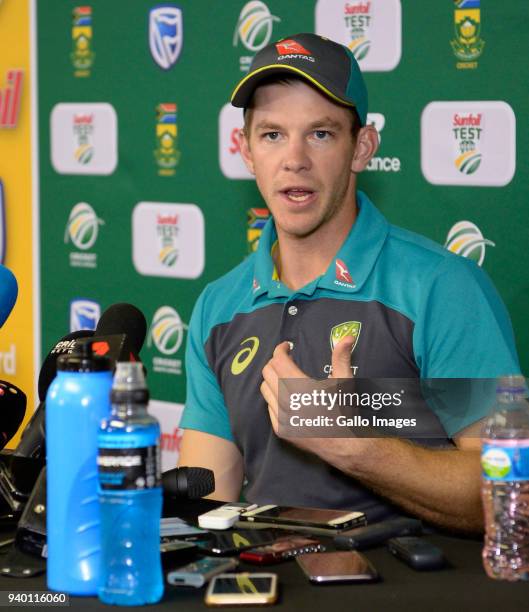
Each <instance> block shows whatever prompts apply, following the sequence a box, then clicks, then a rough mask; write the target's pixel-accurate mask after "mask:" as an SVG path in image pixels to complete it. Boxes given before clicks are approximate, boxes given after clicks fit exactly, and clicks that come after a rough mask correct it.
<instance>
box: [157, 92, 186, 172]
mask: <svg viewBox="0 0 529 612" xmlns="http://www.w3.org/2000/svg"><path fill="white" fill-rule="evenodd" d="M177 111H178V107H177V105H176V104H174V103H165V104H158V106H157V107H156V149H155V151H154V158H155V160H156V164H157V165H158V175H159V176H173V175H174V174H175V168H176V166H177V165H178V162H179V161H180V155H181V153H180V151H179V150H178V124H177V117H178V112H177Z"/></svg>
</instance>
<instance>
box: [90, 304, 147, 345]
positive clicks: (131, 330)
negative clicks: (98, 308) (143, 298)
mask: <svg viewBox="0 0 529 612" xmlns="http://www.w3.org/2000/svg"><path fill="white" fill-rule="evenodd" d="M114 334H125V335H126V336H127V338H128V340H129V342H130V346H131V348H132V350H133V352H134V353H136V354H137V353H139V352H140V350H141V347H142V346H143V343H144V341H145V336H146V334H147V321H146V320H145V317H144V316H143V313H142V311H141V310H139V309H138V308H136V306H133V305H132V304H126V303H125V302H123V303H119V304H112V306H109V307H108V308H107V309H106V310H105V312H104V313H103V314H102V315H101V317H100V318H99V321H98V323H97V327H96V330H95V332H94V335H95V336H109V335H114Z"/></svg>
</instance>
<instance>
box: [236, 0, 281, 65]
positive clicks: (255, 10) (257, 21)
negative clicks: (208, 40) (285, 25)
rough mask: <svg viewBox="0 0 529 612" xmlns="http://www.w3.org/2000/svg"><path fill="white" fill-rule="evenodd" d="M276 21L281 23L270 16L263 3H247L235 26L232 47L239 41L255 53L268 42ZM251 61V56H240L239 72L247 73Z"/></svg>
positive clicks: (277, 18)
mask: <svg viewBox="0 0 529 612" xmlns="http://www.w3.org/2000/svg"><path fill="white" fill-rule="evenodd" d="M277 21H281V19H279V17H276V16H275V15H272V14H271V13H270V10H269V9H268V7H267V6H266V4H265V3H264V2H261V1H260V0H251V2H247V3H246V4H245V5H244V6H243V7H242V10H241V12H240V14H239V19H238V20H237V25H236V26H235V31H234V33H233V46H234V47H236V46H237V44H238V42H239V40H240V41H241V42H242V44H243V46H244V47H245V48H246V49H247V50H248V51H250V52H252V53H257V51H260V50H261V49H262V48H263V47H266V45H267V44H268V43H269V42H270V39H271V37H272V30H273V25H274V22H277ZM252 59H253V56H242V57H241V58H240V69H241V71H243V72H247V71H248V69H249V67H250V64H251V62H252Z"/></svg>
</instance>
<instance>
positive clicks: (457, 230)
mask: <svg viewBox="0 0 529 612" xmlns="http://www.w3.org/2000/svg"><path fill="white" fill-rule="evenodd" d="M486 246H496V245H495V243H494V242H492V240H487V239H486V238H484V237H483V234H482V233H481V230H480V229H479V227H478V226H477V225H474V223H471V222H470V221H459V222H458V223H456V224H455V225H454V226H453V227H452V228H451V229H450V231H449V232H448V236H447V237H446V242H445V248H447V249H448V250H449V251H451V252H452V253H456V254H457V255H462V256H463V257H467V258H468V259H471V260H472V261H475V262H476V263H477V264H478V266H481V265H482V263H483V261H484V259H485V247H486Z"/></svg>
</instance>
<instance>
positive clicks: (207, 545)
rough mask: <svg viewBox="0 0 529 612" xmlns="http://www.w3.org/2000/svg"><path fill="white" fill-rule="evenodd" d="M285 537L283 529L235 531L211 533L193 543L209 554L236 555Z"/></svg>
mask: <svg viewBox="0 0 529 612" xmlns="http://www.w3.org/2000/svg"><path fill="white" fill-rule="evenodd" d="M284 535H285V531H284V530H282V529H233V530H230V531H215V532H211V533H209V534H208V536H207V537H204V538H200V539H199V540H193V542H194V543H195V544H196V545H197V546H198V547H199V548H200V549H202V550H204V551H205V552H207V553H209V554H213V555H236V554H238V553H239V552H241V551H242V550H246V549H248V548H254V547H255V546H263V545H265V544H271V543H272V542H274V541H275V540H276V539H277V538H278V537H280V536H284Z"/></svg>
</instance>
